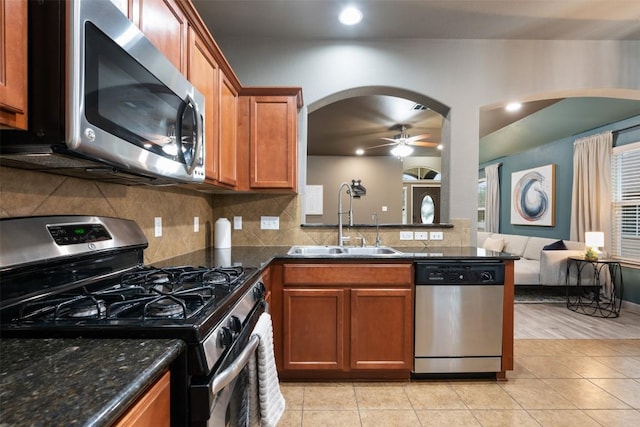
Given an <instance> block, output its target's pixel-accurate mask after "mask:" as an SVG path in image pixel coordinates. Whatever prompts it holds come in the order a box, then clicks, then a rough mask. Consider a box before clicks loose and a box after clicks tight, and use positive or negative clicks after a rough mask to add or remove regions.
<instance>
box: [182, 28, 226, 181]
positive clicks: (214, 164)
mask: <svg viewBox="0 0 640 427" xmlns="http://www.w3.org/2000/svg"><path fill="white" fill-rule="evenodd" d="M218 75H219V69H218V64H217V63H216V61H215V59H214V58H213V55H212V54H211V52H210V51H209V49H208V47H207V46H206V44H205V43H204V42H203V40H202V39H201V38H200V37H199V36H198V34H197V33H196V32H195V31H194V30H193V29H190V30H189V81H190V82H191V83H192V84H193V85H194V86H195V87H196V89H198V91H199V92H200V93H202V94H203V95H204V97H205V103H204V112H205V114H204V131H205V134H204V139H205V165H204V166H205V176H206V179H207V180H211V181H217V179H218V156H219V154H218V144H219V139H218V120H219V115H218V113H219V105H218V104H219V99H220V98H219V95H220V92H219V85H218Z"/></svg>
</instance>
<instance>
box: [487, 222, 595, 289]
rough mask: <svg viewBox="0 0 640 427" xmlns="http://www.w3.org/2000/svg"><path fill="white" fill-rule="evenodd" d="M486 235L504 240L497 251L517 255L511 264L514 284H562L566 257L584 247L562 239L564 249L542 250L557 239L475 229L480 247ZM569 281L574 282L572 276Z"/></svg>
mask: <svg viewBox="0 0 640 427" xmlns="http://www.w3.org/2000/svg"><path fill="white" fill-rule="evenodd" d="M489 237H491V238H492V239H496V240H502V241H503V242H504V246H503V249H502V250H501V252H507V253H510V254H512V255H517V256H519V257H520V259H519V260H517V261H515V263H514V264H515V269H514V270H515V278H514V279H515V280H514V283H515V284H516V285H546V286H564V285H565V284H566V274H567V258H568V257H570V256H581V255H584V252H585V246H584V243H582V242H573V241H569V240H563V242H564V244H565V246H566V247H567V250H543V249H542V248H543V247H545V246H547V245H550V244H552V243H554V242H557V241H558V240H559V239H548V238H543V237H530V236H521V235H517V234H499V233H489V232H484V231H479V232H478V247H480V248H482V247H483V246H484V245H485V241H486V240H487V238H489ZM494 242H495V240H494ZM572 270H573V269H572ZM574 275H575V271H572V272H571V276H572V277H574ZM570 283H571V284H575V279H574V280H571V281H570ZM585 284H586V283H585Z"/></svg>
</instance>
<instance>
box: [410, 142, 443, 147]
mask: <svg viewBox="0 0 640 427" xmlns="http://www.w3.org/2000/svg"><path fill="white" fill-rule="evenodd" d="M409 145H413V146H416V147H437V146H438V143H437V142H429V141H413V142H410V143H409Z"/></svg>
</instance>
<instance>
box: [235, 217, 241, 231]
mask: <svg viewBox="0 0 640 427" xmlns="http://www.w3.org/2000/svg"><path fill="white" fill-rule="evenodd" d="M233 229H234V230H242V217H241V216H234V217H233Z"/></svg>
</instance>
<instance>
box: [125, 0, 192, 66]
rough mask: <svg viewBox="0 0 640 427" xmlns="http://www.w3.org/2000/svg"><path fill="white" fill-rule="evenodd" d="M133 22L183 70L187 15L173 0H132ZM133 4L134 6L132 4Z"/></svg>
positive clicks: (185, 58)
mask: <svg viewBox="0 0 640 427" xmlns="http://www.w3.org/2000/svg"><path fill="white" fill-rule="evenodd" d="M133 2H134V3H133V4H134V7H133V22H134V23H135V24H136V25H137V26H138V28H140V30H141V31H142V32H143V33H144V34H145V36H147V38H148V39H149V40H150V41H151V42H152V43H153V44H154V45H155V46H156V47H157V48H158V49H159V50H160V51H161V52H162V53H164V54H165V56H166V57H167V59H169V61H171V62H172V63H173V65H175V66H176V68H177V69H178V70H180V72H182V74H184V75H186V74H187V73H186V70H187V53H186V50H187V37H188V35H187V34H188V27H189V25H188V22H187V18H186V16H185V15H184V13H183V12H182V10H181V9H180V8H179V7H178V5H177V2H176V1H175V0H133ZM136 5H137V6H136Z"/></svg>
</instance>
